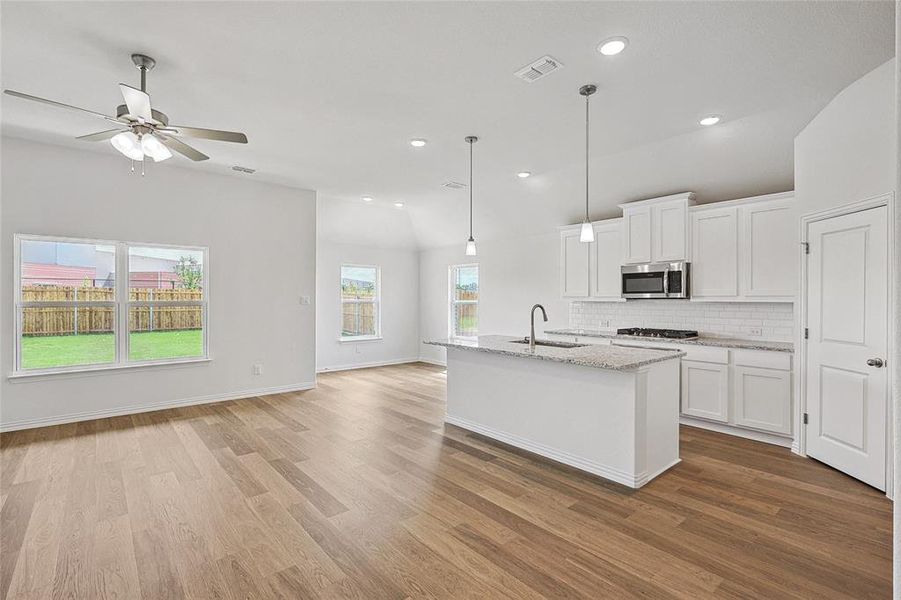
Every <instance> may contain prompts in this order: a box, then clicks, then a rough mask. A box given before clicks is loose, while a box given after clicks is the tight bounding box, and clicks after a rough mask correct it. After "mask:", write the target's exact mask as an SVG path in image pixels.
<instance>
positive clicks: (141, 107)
mask: <svg viewBox="0 0 901 600" xmlns="http://www.w3.org/2000/svg"><path fill="white" fill-rule="evenodd" d="M119 89H120V90H122V97H123V98H125V105H126V106H128V114H130V115H131V116H133V117H141V118H142V119H144V120H145V121H150V120H151V119H153V113H152V112H151V111H150V96H148V95H147V92H142V91H141V90H139V89H137V88H133V87H131V86H130V85H125V84H124V83H120V84H119Z"/></svg>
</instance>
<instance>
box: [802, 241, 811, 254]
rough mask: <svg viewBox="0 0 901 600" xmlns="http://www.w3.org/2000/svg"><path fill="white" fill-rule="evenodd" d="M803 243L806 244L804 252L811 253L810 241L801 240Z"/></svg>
mask: <svg viewBox="0 0 901 600" xmlns="http://www.w3.org/2000/svg"><path fill="white" fill-rule="evenodd" d="M801 245H802V246H804V254H810V243H809V242H801Z"/></svg>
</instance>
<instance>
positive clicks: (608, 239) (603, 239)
mask: <svg viewBox="0 0 901 600" xmlns="http://www.w3.org/2000/svg"><path fill="white" fill-rule="evenodd" d="M622 223H623V220H622V219H611V220H609V221H601V222H599V223H593V226H594V242H593V243H591V244H589V246H590V248H589V253H590V256H589V273H588V281H589V288H590V290H589V295H590V296H591V299H593V300H607V301H611V300H615V301H617V302H619V301H625V300H624V299H623V297H622V289H621V286H622V283H621V277H622V271H621V269H620V267H621V264H620V263H621V261H620V257H621V252H622Z"/></svg>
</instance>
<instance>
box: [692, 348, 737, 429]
mask: <svg viewBox="0 0 901 600" xmlns="http://www.w3.org/2000/svg"><path fill="white" fill-rule="evenodd" d="M682 414H684V415H688V416H691V417H700V418H702V419H710V420H712V421H719V422H721V423H727V422H728V421H729V365H722V364H715V363H706V362H696V361H693V360H685V359H682Z"/></svg>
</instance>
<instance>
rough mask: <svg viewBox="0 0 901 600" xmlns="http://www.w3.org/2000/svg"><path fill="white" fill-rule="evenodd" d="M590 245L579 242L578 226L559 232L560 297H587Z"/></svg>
mask: <svg viewBox="0 0 901 600" xmlns="http://www.w3.org/2000/svg"><path fill="white" fill-rule="evenodd" d="M590 245H591V244H585V243H582V242H580V241H579V226H578V225H576V226H575V227H567V228H564V229H561V230H560V295H561V296H563V297H564V298H587V297H588V251H589V246H590Z"/></svg>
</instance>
